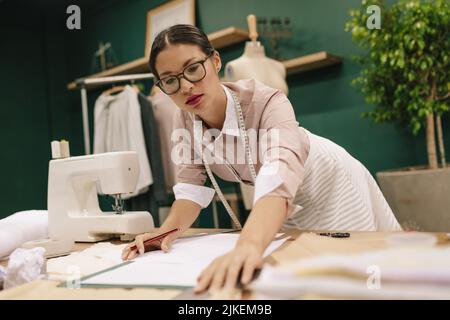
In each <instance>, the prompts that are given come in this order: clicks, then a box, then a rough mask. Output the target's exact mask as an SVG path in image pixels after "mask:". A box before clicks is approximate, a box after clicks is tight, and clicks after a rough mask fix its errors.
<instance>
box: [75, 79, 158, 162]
mask: <svg viewBox="0 0 450 320" xmlns="http://www.w3.org/2000/svg"><path fill="white" fill-rule="evenodd" d="M152 78H154V76H153V74H152V73H141V74H128V75H121V76H113V77H100V78H81V79H77V80H76V81H75V84H76V87H77V89H79V90H80V93H81V111H82V115H83V137H84V151H85V154H91V143H90V138H89V137H90V135H89V117H88V101H87V90H88V89H92V88H95V87H98V86H101V85H105V84H108V83H116V82H125V81H134V80H144V79H152Z"/></svg>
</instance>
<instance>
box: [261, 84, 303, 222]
mask: <svg viewBox="0 0 450 320" xmlns="http://www.w3.org/2000/svg"><path fill="white" fill-rule="evenodd" d="M259 140H260V141H259V154H258V155H259V156H260V157H261V158H260V159H261V163H262V166H261V168H260V169H259V172H258V174H257V177H256V181H255V196H254V204H255V203H256V202H257V201H258V200H259V199H261V198H263V197H267V196H279V197H283V198H286V200H287V204H288V208H287V216H290V215H291V214H293V213H295V212H297V211H298V210H300V209H301V207H300V206H298V205H296V204H294V203H293V200H294V198H295V195H296V193H297V190H298V188H299V186H300V185H301V184H302V182H303V178H304V174H305V172H304V171H305V170H304V165H305V161H306V158H307V156H308V152H309V140H308V137H307V136H306V134H305V133H304V131H303V130H302V129H301V128H300V127H299V124H298V122H297V121H296V118H295V113H294V110H293V108H292V105H291V103H290V101H289V100H288V98H287V97H286V95H285V94H284V93H282V92H281V91H277V92H276V93H275V94H274V95H273V96H272V97H271V98H270V99H269V101H268V103H267V105H266V107H265V109H264V112H263V114H262V116H261V122H260V136H259Z"/></svg>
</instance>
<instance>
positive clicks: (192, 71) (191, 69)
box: [186, 64, 199, 73]
mask: <svg viewBox="0 0 450 320" xmlns="http://www.w3.org/2000/svg"><path fill="white" fill-rule="evenodd" d="M198 67H199V65H198V64H194V65H192V66H190V67H189V68H187V69H186V72H188V73H195V72H196V71H197V69H198Z"/></svg>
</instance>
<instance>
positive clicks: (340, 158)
mask: <svg viewBox="0 0 450 320" xmlns="http://www.w3.org/2000/svg"><path fill="white" fill-rule="evenodd" d="M150 57H151V58H150V62H149V63H150V69H151V72H152V73H153V74H154V76H155V78H156V79H157V85H158V86H159V87H160V89H161V90H162V91H164V92H165V93H166V94H167V95H169V96H170V97H171V99H172V100H173V102H174V103H175V104H176V105H177V106H178V107H179V110H178V113H177V116H176V119H175V132H174V133H175V136H178V133H177V132H178V131H180V136H181V137H182V139H181V142H179V141H177V142H178V144H177V148H175V149H174V152H173V154H175V155H177V154H179V152H178V151H180V150H184V151H185V152H184V154H185V155H186V154H188V155H189V156H188V160H189V161H186V159H185V158H186V157H184V158H183V160H182V161H179V159H178V160H176V159H175V160H176V161H177V162H178V173H177V180H178V183H177V184H176V185H175V186H174V193H175V198H176V200H175V202H174V203H173V205H172V208H171V213H170V215H169V217H168V218H167V219H166V220H165V222H164V224H163V225H162V226H161V228H160V230H159V232H165V231H168V230H171V229H174V228H179V229H180V231H178V232H176V233H174V234H171V235H169V236H167V237H166V238H165V239H164V240H163V241H162V242H161V243H158V245H157V248H158V249H162V250H163V251H168V250H169V247H170V243H171V242H172V241H173V240H174V239H176V238H177V237H179V236H180V235H181V234H182V233H183V231H184V230H186V229H188V228H189V227H190V226H191V225H192V223H193V222H194V221H195V220H196V218H197V217H198V215H199V213H200V210H201V209H202V208H205V207H207V206H208V204H209V203H210V201H211V200H212V197H213V196H214V189H212V188H207V187H204V186H203V184H204V183H205V180H206V177H207V176H209V178H210V179H211V182H212V183H213V185H214V186H215V187H217V186H216V183H215V179H214V177H213V176H212V174H211V171H212V172H214V173H215V174H216V175H218V176H220V177H221V178H223V179H225V180H230V181H240V182H244V183H250V184H254V186H255V196H254V205H253V209H252V211H251V213H250V215H249V217H248V219H247V221H246V223H245V226H244V228H243V230H242V232H241V235H240V237H239V240H238V242H237V244H236V247H235V248H234V249H233V250H232V251H231V252H229V253H228V254H226V255H224V256H222V257H219V258H217V259H216V260H214V261H213V262H212V263H211V264H210V266H208V268H206V269H205V270H204V271H203V272H202V274H201V275H200V276H199V278H198V284H197V286H196V288H195V291H196V292H201V291H204V290H206V289H208V288H209V289H210V290H217V289H221V288H223V287H227V288H232V287H234V286H235V285H236V283H237V281H241V282H242V283H243V284H247V283H248V282H249V281H250V280H251V277H252V275H253V272H254V270H255V269H256V268H259V267H261V265H262V256H263V253H264V250H265V249H266V247H267V246H268V244H269V243H270V242H271V241H272V240H273V238H274V236H275V234H276V233H277V232H278V231H279V229H280V228H281V227H282V226H283V225H284V226H288V227H297V228H301V229H310V230H347V231H355V230H358V231H369V230H371V231H376V230H400V229H401V228H400V226H399V224H398V222H397V221H396V219H395V217H394V216H393V214H392V211H391V210H390V208H389V206H388V204H387V203H386V201H385V199H384V198H383V195H382V194H381V192H380V190H379V188H378V187H377V185H376V183H375V181H374V180H373V178H372V176H371V175H370V173H369V172H368V171H367V170H366V168H365V167H364V166H363V165H362V164H361V163H360V162H358V161H357V160H356V159H354V158H352V157H351V156H350V155H349V154H348V153H347V152H346V151H345V150H344V149H343V148H341V147H339V146H337V145H336V144H334V143H333V142H331V141H329V140H327V139H324V138H321V137H319V136H316V135H314V134H312V133H310V132H309V131H308V130H306V129H304V128H302V127H299V125H298V122H297V121H296V119H295V114H294V111H293V108H292V105H291V104H290V102H289V100H288V99H287V97H286V96H285V95H284V94H283V93H282V92H281V91H279V90H275V89H272V88H269V87H267V86H265V85H263V84H262V83H260V82H258V81H255V80H251V79H247V80H241V81H238V82H235V83H223V84H222V83H221V82H220V81H219V76H218V73H219V70H220V69H221V66H222V64H221V59H220V56H219V53H218V52H217V51H215V50H214V48H213V47H212V46H211V44H210V42H209V41H208V38H207V36H206V35H205V34H204V33H203V32H202V31H201V30H199V29H198V28H196V27H193V26H189V25H175V26H173V27H170V28H168V29H166V30H163V31H162V32H161V33H160V34H159V35H158V36H157V37H156V39H155V40H154V42H153V45H152V49H151V54H150ZM183 132H184V133H186V132H188V133H189V134H190V135H189V137H188V139H184V138H185V137H183V136H182V133H183ZM198 132H200V139H199V138H198V137H199V136H198V134H197V133H198ZM211 132H212V133H211ZM202 133H204V134H203V135H202ZM252 133H253V134H252ZM192 137H193V140H194V141H192V139H190V138H192ZM250 137H253V138H255V137H256V138H255V139H256V142H257V147H256V149H257V151H255V147H254V146H253V145H252V143H251V142H252V141H251V139H250ZM262 140H265V141H263V142H264V143H261V142H262ZM253 142H255V141H253ZM253 144H254V143H253ZM235 147H236V150H238V151H237V152H236V153H237V154H240V155H242V154H245V157H244V158H245V159H244V161H239V159H238V161H236V159H235V158H233V157H231V158H232V159H231V160H230V159H229V157H228V155H229V153H228V151H229V150H235V149H234V148H235ZM223 150H228V151H225V152H223ZM239 150H240V151H239ZM186 151H187V152H186ZM189 151H191V152H189ZM216 153H217V154H216ZM216 156H217V157H216ZM207 158H208V159H207ZM221 160H222V161H221ZM241 160H242V157H241ZM216 191H218V193H219V195H220V190H218V187H217V188H216ZM225 205H226V208H227V211H228V212H229V213H230V215H231V216H232V218H233V213H232V212H231V209H230V208H229V206H227V204H226V203H225ZM234 221H235V224H237V225H239V222H238V221H236V220H234ZM154 235H155V234H152V233H146V234H143V235H139V236H137V237H136V239H135V241H134V242H133V243H131V244H130V245H128V246H127V247H126V248H125V249H124V251H123V255H122V257H123V259H132V258H134V257H135V256H136V255H137V254H142V253H143V252H144V247H143V241H145V240H146V239H148V238H151V237H152V236H154ZM134 244H136V246H137V248H138V250H131V249H130V248H131V246H133V245H134ZM238 277H240V279H238Z"/></svg>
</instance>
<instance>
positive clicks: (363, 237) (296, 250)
mask: <svg viewBox="0 0 450 320" xmlns="http://www.w3.org/2000/svg"><path fill="white" fill-rule="evenodd" d="M219 231H225V230H223V229H190V230H188V231H186V233H185V234H186V235H193V234H197V233H203V232H207V233H215V232H219ZM281 232H284V233H285V236H290V239H288V241H286V242H285V243H284V244H283V245H282V246H281V247H280V248H278V249H277V250H276V251H275V252H273V253H272V254H271V255H270V256H268V257H267V258H265V262H267V263H269V264H277V263H280V262H284V261H289V260H292V259H298V258H303V257H309V256H312V255H317V254H325V253H330V252H331V253H344V252H364V251H369V250H374V249H380V248H384V247H386V243H385V241H384V239H385V237H386V236H387V235H390V234H391V233H389V232H352V233H351V237H350V238H348V239H345V240H343V241H341V242H336V241H335V240H332V239H327V237H320V236H317V235H316V233H315V232H314V233H311V232H308V231H299V230H281ZM301 235H303V236H302V237H301V238H299V237H300V236H301ZM435 235H436V236H437V238H438V245H450V242H449V238H448V235H447V234H445V233H435ZM300 240H302V241H303V242H302V241H300ZM91 245H92V244H90V243H78V244H76V250H78V251H81V250H84V249H86V248H88V247H90V246H91ZM58 284H59V282H57V281H49V280H39V281H33V282H30V283H27V284H24V285H22V286H19V287H15V288H11V289H9V290H4V291H0V300H4V299H57V300H60V299H72V300H73V299H75V300H76V299H83V300H85V299H88V300H89V299H93V300H104V299H120V300H123V299H133V300H136V299H165V300H167V299H181V298H182V299H207V298H209V296H208V295H207V294H204V295H198V296H197V295H194V294H193V293H192V291H191V290H190V289H188V290H184V291H183V290H175V289H154V288H134V289H123V288H80V289H69V288H59V287H57V286H58ZM239 297H240V298H242V297H243V298H248V297H251V293H248V292H247V293H245V292H244V294H242V292H241V295H240V296H239ZM221 298H227V297H221ZM229 298H233V297H231V296H230V297H229Z"/></svg>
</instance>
